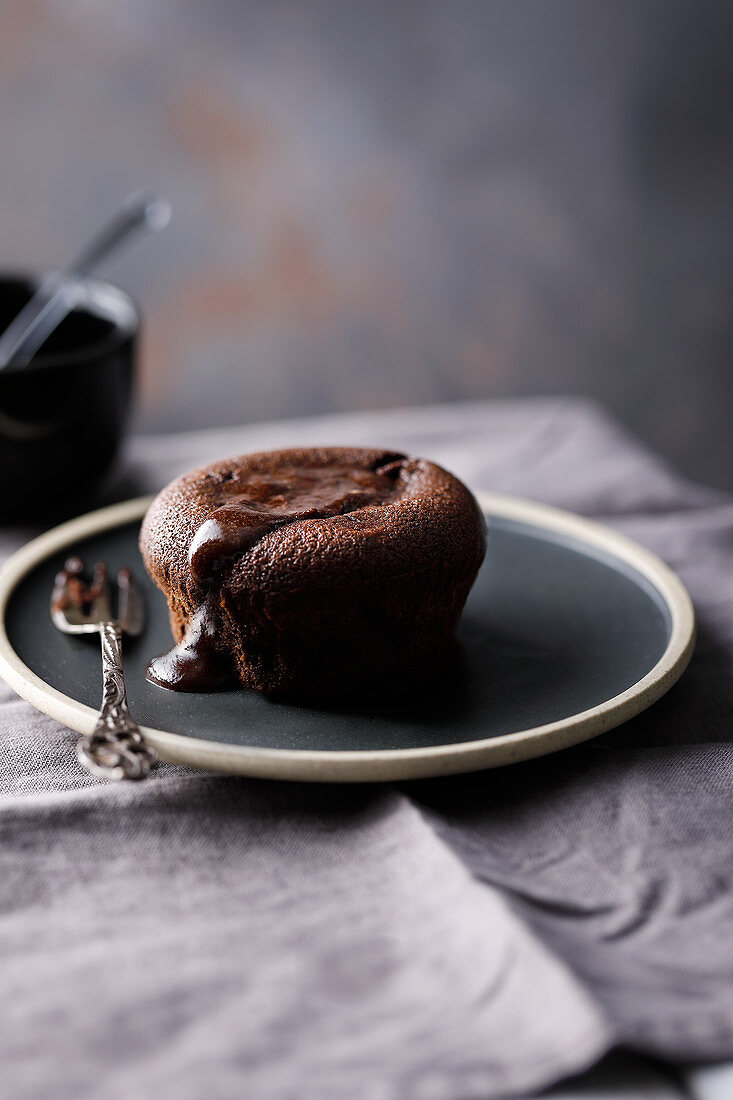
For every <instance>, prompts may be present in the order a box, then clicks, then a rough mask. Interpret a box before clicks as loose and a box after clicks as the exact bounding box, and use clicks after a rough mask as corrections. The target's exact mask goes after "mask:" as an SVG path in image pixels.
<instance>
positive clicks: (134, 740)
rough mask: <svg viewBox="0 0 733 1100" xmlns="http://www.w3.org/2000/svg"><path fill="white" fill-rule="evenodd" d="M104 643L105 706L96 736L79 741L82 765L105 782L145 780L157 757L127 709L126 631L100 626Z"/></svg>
mask: <svg viewBox="0 0 733 1100" xmlns="http://www.w3.org/2000/svg"><path fill="white" fill-rule="evenodd" d="M99 636H100V638H101V640H102V676H103V687H102V705H101V707H100V710H99V718H98V719H97V724H96V726H95V727H94V730H93V732H92V733H90V734H88V735H86V736H84V737H81V738H80V739H79V741H78V742H77V746H76V755H77V756H78V758H79V761H80V763H81V764H82V765H83V766H84V767H85V768H87V769H88V771H90V772H92V773H93V774H94V775H98V776H100V777H101V778H103V779H145V777H146V776H147V775H148V773H149V771H150V768H151V766H152V765H153V764H154V763H155V761H156V759H157V754H156V752H155V750H154V749H153V748H151V747H150V745H148V744H147V743H146V742H145V740H144V738H143V735H142V734H141V732H140V730H139V728H138V727H137V726H136V725H135V723H134V722H133V720H132V716H131V715H130V711H129V708H128V706H127V692H126V690H125V676H124V673H123V671H122V632H121V630H120V628H119V626H118V625H117V623H114V622H102V623H100V624H99Z"/></svg>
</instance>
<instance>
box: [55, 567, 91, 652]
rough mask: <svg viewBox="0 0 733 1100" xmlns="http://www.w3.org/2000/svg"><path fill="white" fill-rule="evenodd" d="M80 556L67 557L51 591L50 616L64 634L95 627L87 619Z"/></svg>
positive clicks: (87, 609)
mask: <svg viewBox="0 0 733 1100" xmlns="http://www.w3.org/2000/svg"><path fill="white" fill-rule="evenodd" d="M83 574H84V563H83V561H82V560H81V558H77V557H73V558H69V559H68V560H67V561H66V562H65V563H64V568H63V569H62V570H61V571H60V572H59V573H57V574H56V579H55V581H54V586H53V591H52V593H51V618H52V619H53V621H54V624H55V625H56V626H57V627H58V629H59V630H63V631H64V633H66V634H79V633H82V634H83V633H87V632H88V631H92V630H95V629H96V627H95V626H94V625H93V624H92V623H91V622H90V619H89V590H88V588H87V586H86V584H85V583H84V576H83Z"/></svg>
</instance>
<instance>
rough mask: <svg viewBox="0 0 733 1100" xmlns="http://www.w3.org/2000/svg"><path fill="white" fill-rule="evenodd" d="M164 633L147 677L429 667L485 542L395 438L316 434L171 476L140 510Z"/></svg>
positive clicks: (259, 685) (320, 685) (207, 685)
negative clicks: (166, 644) (380, 442)
mask: <svg viewBox="0 0 733 1100" xmlns="http://www.w3.org/2000/svg"><path fill="white" fill-rule="evenodd" d="M140 549H141V551H142V555H143V559H144V562H145V567H146V569H147V571H148V573H149V574H150V576H151V577H152V579H153V581H154V582H155V584H156V585H157V586H158V587H159V588H160V589H161V591H162V592H163V593H164V594H165V597H166V599H167V601H168V606H169V611H170V620H171V628H172V631H173V636H174V639H175V641H176V645H175V646H174V648H173V649H172V650H171V651H170V652H169V653H166V654H163V655H162V656H161V657H157V658H155V660H153V661H152V662H151V664H150V667H149V669H148V678H149V679H150V680H152V681H153V682H154V683H158V684H161V685H162V686H164V687H168V688H172V689H175V690H178V691H212V690H217V689H220V688H223V687H225V686H229V685H230V684H231V683H232V682H233V681H234V682H236V680H239V682H240V683H241V684H243V685H244V687H246V688H251V689H253V690H255V691H260V692H265V693H266V694H268V695H272V696H301V695H302V696H306V697H318V698H321V699H323V698H330V697H340V696H342V695H343V694H344V693H345V692H347V693H348V692H350V691H352V690H354V689H358V688H363V687H365V686H367V685H372V684H377V683H381V682H382V681H384V680H385V679H387V678H389V677H392V676H398V677H399V676H402V677H404V676H406V675H409V674H410V673H412V672H414V671H415V670H416V669H419V668H421V667H422V668H426V667H429V666H430V665H431V664H432V663H433V662H434V660H435V658H436V655H437V654H439V653H440V652H441V651H442V650H443V649H444V648H445V647H446V645H447V643H449V642H450V640H451V638H452V636H453V632H454V629H455V627H456V624H457V622H458V619H459V616H460V614H461V611H462V609H463V605H464V603H465V601H466V597H467V596H468V593H469V590H470V588H471V585H472V584H473V582H474V580H475V577H476V574H477V572H478V569H479V566H480V565H481V562H482V560H483V557H484V553H485V549H486V537H485V525H484V519H483V516H482V514H481V512H480V510H479V507H478V504H477V503H476V501H475V499H474V497H473V496H472V495H471V493H470V492H469V490H468V489H467V488H466V486H465V485H463V483H462V482H460V481H459V480H458V479H457V478H455V477H453V476H452V475H451V474H449V473H447V472H446V471H445V470H443V469H441V468H440V467H439V466H436V465H434V464H433V463H432V462H427V461H425V460H424V459H420V458H408V457H406V456H405V455H402V454H397V453H394V452H392V451H384V450H373V449H365V448H351V447H314V448H306V449H297V450H284V451H268V452H262V453H260V454H250V455H242V456H240V457H238V458H233V459H229V460H227V461H223V462H215V463H212V464H211V465H209V466H205V467H203V468H201V469H199V470H194V471H192V472H191V473H188V474H185V475H184V476H183V477H179V478H178V479H177V480H175V481H173V482H171V484H170V485H168V486H167V488H165V489H163V491H162V492H161V493H160V494H159V495H158V496H157V497H156V498H155V500H154V501H153V503H152V504H151V506H150V508H149V509H148V512H147V515H146V516H145V519H144V521H143V526H142V532H141V535H140Z"/></svg>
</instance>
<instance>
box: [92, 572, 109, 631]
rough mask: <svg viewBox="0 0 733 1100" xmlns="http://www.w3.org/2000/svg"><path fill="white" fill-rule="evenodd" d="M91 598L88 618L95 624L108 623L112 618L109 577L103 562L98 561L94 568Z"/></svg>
mask: <svg viewBox="0 0 733 1100" xmlns="http://www.w3.org/2000/svg"><path fill="white" fill-rule="evenodd" d="M89 595H90V596H91V607H90V609H89V611H90V616H91V618H92V619H94V620H95V622H109V621H110V619H111V618H112V603H111V600H110V590H109V575H108V572H107V566H106V565H105V563H104V562H103V561H98V562H97V564H96V565H95V566H94V576H93V578H92V586H91V588H90V590H89Z"/></svg>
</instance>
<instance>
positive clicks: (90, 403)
mask: <svg viewBox="0 0 733 1100" xmlns="http://www.w3.org/2000/svg"><path fill="white" fill-rule="evenodd" d="M85 283H86V286H87V290H88V293H87V295H86V297H85V300H84V302H83V304H82V305H80V306H78V307H77V308H76V309H75V310H74V311H73V312H72V313H70V314H69V316H68V317H67V318H66V319H65V320H64V321H63V322H62V323H61V324H60V325H59V327H58V328H57V329H56V331H55V332H54V333H53V334H52V335H51V336H49V338H48V340H47V341H46V343H45V344H44V345H43V347H42V348H41V349H40V350H39V351H38V352H37V353H36V355H35V356H34V358H33V359H32V360H31V362H30V363H29V364H28V365H27V366H26V367H23V368H20V369H19V368H13V367H8V368H6V369H5V370H0V524H8V523H12V522H15V521H18V520H23V521H28V522H32V523H42V524H44V525H48V524H49V523H50V522H52V521H53V520H55V519H57V518H59V517H60V516H63V515H64V514H69V513H71V512H72V511H73V510H74V509H75V508H80V507H83V506H87V505H91V504H92V503H94V500H95V494H98V492H99V490H100V488H101V487H102V486H103V484H104V482H105V479H107V477H108V476H109V474H110V471H111V469H112V466H113V463H114V460H115V458H116V456H117V452H118V449H119V445H120V441H121V439H122V435H123V432H124V429H125V425H126V422H127V417H128V413H129V410H130V399H131V394H132V382H133V373H134V367H135V352H136V344H137V334H138V328H139V316H138V310H137V307H136V306H135V303H134V302H133V301H132V299H131V298H130V297H129V296H128V295H127V294H125V293H124V291H122V290H119V289H118V288H117V287H115V286H112V285H111V284H110V283H105V282H102V281H100V280H97V279H89V280H85ZM37 284H38V278H37V277H34V276H27V275H26V276H24V275H0V331H1V330H4V329H5V328H6V327H7V325H8V324H9V323H10V321H11V320H12V319H13V317H15V316H16V315H17V314H18V312H19V311H20V309H21V308H22V307H23V306H24V305H25V303H26V302H27V301H28V299H29V298H30V296H31V295H32V293H33V291H34V290H35V288H36V286H37Z"/></svg>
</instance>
